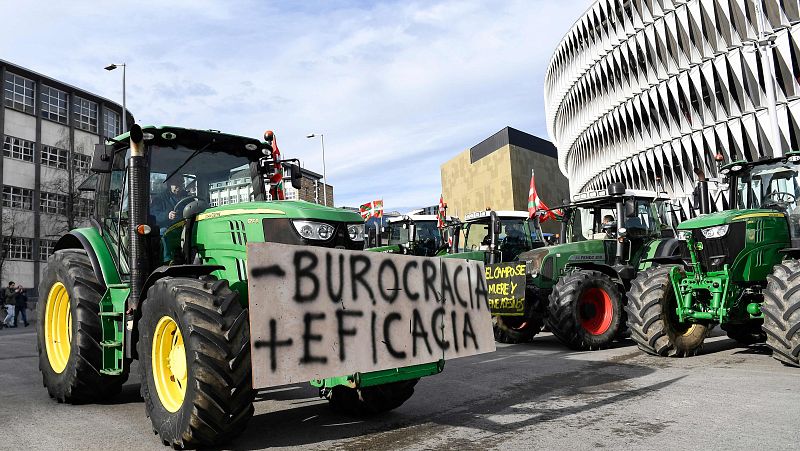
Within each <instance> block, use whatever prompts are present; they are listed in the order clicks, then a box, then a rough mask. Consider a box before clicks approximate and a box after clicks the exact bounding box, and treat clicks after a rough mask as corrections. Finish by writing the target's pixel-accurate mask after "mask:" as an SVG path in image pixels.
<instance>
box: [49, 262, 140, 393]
mask: <svg viewBox="0 0 800 451" xmlns="http://www.w3.org/2000/svg"><path fill="white" fill-rule="evenodd" d="M59 283H60V284H62V285H63V287H64V288H65V289H66V295H67V296H68V300H63V301H64V302H68V304H69V305H68V309H69V319H67V318H66V317H65V318H64V321H65V322H66V323H67V324H66V325H64V326H65V327H66V329H65V330H67V332H66V335H68V336H69V340H70V346H69V350H68V357H67V360H66V366H64V367H63V369H62V368H59V369H60V370H61V371H59V372H57V371H56V370H54V369H53V364H52V363H51V358H53V356H48V346H47V345H48V343H47V342H46V337H45V336H46V334H45V328H46V326H47V320H48V319H49V317H48V319H46V316H47V314H46V312H47V308H48V306H51V305H50V303H51V302H53V303H56V302H57V298H56V297H55V293H56V292H55V291H53V296H51V291H52V290H54V287H56V286H57V284H59ZM39 293H40V300H39V302H37V303H36V334H37V342H36V348H37V351H38V353H39V370H40V371H41V372H42V383H43V384H44V386H45V387H47V392H48V393H49V394H50V396H51V397H53V398H55V399H56V400H57V401H58V402H67V403H73V404H81V403H87V402H94V401H101V400H105V399H108V398H110V397H112V396H114V395H116V394H117V393H119V392H120V390H121V388H122V384H123V383H124V382H125V380H126V379H127V374H122V375H118V376H109V375H105V374H101V373H100V366H101V363H102V349H101V347H100V341H101V340H102V330H101V325H100V299H101V298H102V296H103V286H102V285H101V284H100V282H99V281H98V280H97V276H96V275H95V274H94V271H93V270H92V264H91V263H90V262H89V257H88V256H87V255H86V251H84V250H83V249H64V250H60V251H56V252H55V253H54V254H53V255H52V256H51V257H50V259H49V261H48V264H47V267H46V268H45V272H44V276H43V277H42V281H41V283H40V284H39ZM62 293H63V292H62ZM62 299H63V298H62ZM51 307H53V306H51ZM51 311H52V310H51ZM70 321H71V334H70V333H69V330H70V329H69V327H70V326H69V325H68V324H69V322H70ZM51 346H52V344H51ZM65 354H66V353H65Z"/></svg>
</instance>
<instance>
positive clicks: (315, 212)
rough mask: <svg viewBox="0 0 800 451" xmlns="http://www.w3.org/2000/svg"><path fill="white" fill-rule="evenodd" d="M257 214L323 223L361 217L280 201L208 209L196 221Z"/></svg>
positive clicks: (316, 205)
mask: <svg viewBox="0 0 800 451" xmlns="http://www.w3.org/2000/svg"><path fill="white" fill-rule="evenodd" d="M251 214H257V215H259V216H264V217H268V218H269V217H275V218H292V219H321V220H324V221H335V222H349V223H354V222H358V223H362V222H364V220H363V219H362V218H361V215H360V214H358V213H356V212H353V211H348V210H343V209H341V208H333V207H325V206H323V205H318V204H312V203H310V202H306V201H302V200H280V201H264V202H247V203H241V204H232V205H223V206H219V207H213V208H209V209H207V210H205V211H203V212H202V213H200V214H199V215H198V219H207V218H209V219H210V218H215V217H220V216H229V215H251Z"/></svg>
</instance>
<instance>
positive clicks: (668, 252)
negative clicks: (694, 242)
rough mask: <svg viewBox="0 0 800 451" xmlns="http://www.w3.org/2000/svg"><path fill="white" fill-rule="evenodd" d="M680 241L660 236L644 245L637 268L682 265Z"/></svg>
mask: <svg viewBox="0 0 800 451" xmlns="http://www.w3.org/2000/svg"><path fill="white" fill-rule="evenodd" d="M684 263H685V262H684V260H683V257H682V256H681V242H680V240H678V239H677V238H662V239H659V240H653V241H651V242H649V243H647V244H646V245H645V248H644V252H643V253H642V259H641V260H639V265H638V270H639V271H643V270H645V269H648V268H650V267H651V266H654V265H673V264H677V265H683V264H684Z"/></svg>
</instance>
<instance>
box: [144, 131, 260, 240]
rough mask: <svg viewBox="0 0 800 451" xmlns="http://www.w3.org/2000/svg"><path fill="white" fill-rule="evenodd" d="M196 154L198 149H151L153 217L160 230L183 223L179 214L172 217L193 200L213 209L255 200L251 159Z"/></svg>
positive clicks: (211, 153)
mask: <svg viewBox="0 0 800 451" xmlns="http://www.w3.org/2000/svg"><path fill="white" fill-rule="evenodd" d="M196 152H197V149H190V148H187V147H184V146H178V147H176V148H172V147H158V146H153V148H152V151H151V160H150V214H151V215H152V216H154V217H155V220H156V222H157V223H158V226H159V228H162V229H163V228H165V227H169V226H170V225H171V224H173V223H175V222H177V221H178V220H180V219H182V217H181V215H180V212H176V213H177V214H172V215H170V212H173V211H176V207H177V208H178V209H181V208H182V207H185V206H186V205H187V204H188V203H189V202H190V201H191V200H194V199H200V200H202V201H205V202H206V203H207V204H208V205H209V206H212V207H213V206H219V205H227V204H233V203H240V202H249V201H251V200H253V199H252V193H253V187H252V176H251V172H250V160H249V159H248V158H246V157H240V156H235V155H231V154H229V153H225V152H214V151H211V150H205V151H202V152H199V153H196ZM193 155H194V156H193ZM190 157H191V158H190ZM181 165H183V167H181ZM178 168H180V169H179V170H178V171H177V172H176V173H175V174H174V175H172V176H171V177H169V179H168V178H167V177H168V176H169V175H170V174H172V173H173V172H175V170H176V169H178ZM170 216H172V217H170Z"/></svg>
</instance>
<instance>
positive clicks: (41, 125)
mask: <svg viewBox="0 0 800 451" xmlns="http://www.w3.org/2000/svg"><path fill="white" fill-rule="evenodd" d="M0 80H3V93H2V99H3V101H2V102H0V143H2V151H0V186H2V192H3V196H2V202H0V217H2V222H1V223H0V237H2V240H0V243H2V246H0V284H2V286H6V284H7V283H8V281H11V280H13V281H14V282H17V283H18V284H21V285H23V286H25V287H26V288H29V289H30V290H29V292H28V294H29V296H31V297H32V298H35V297H36V294H37V293H36V290H35V289H36V287H37V286H38V284H39V280H40V279H41V275H42V272H43V270H44V267H45V262H46V260H47V256H48V255H49V254H51V253H52V249H53V246H54V244H55V242H56V240H57V239H58V237H60V236H61V235H63V234H64V233H65V232H66V231H67V230H68V229H69V228H70V227H69V226H70V225H72V226H73V227H77V226H81V225H85V224H87V222H88V213H89V207H90V202H91V199H90V197H91V196H90V195H85V194H84V195H82V196H80V197H82V198H81V199H79V195H78V192H77V186H78V185H79V183H80V182H81V181H82V180H83V179H84V178H86V177H87V176H88V175H89V166H90V165H91V157H92V154H93V152H94V145H95V144H97V143H102V142H103V141H104V138H105V136H106V135H108V136H113V135H116V134H119V133H121V128H122V123H121V119H120V116H121V113H122V107H121V106H120V105H118V104H116V103H114V102H111V101H109V100H107V99H104V98H102V97H99V96H97V95H94V94H92V93H89V92H86V91H84V90H81V89H78V88H76V87H73V86H70V85H67V84H65V83H63V82H60V81H58V80H55V79H52V78H49V77H47V76H45V75H41V74H38V73H36V72H33V71H31V70H29V69H26V68H24V67H20V66H17V65H15V64H13V63H9V62H6V61H2V60H0ZM107 120H108V121H107ZM128 121H129V123H133V116H132V115H131V114H130V113H128ZM106 122H108V123H106Z"/></svg>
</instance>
